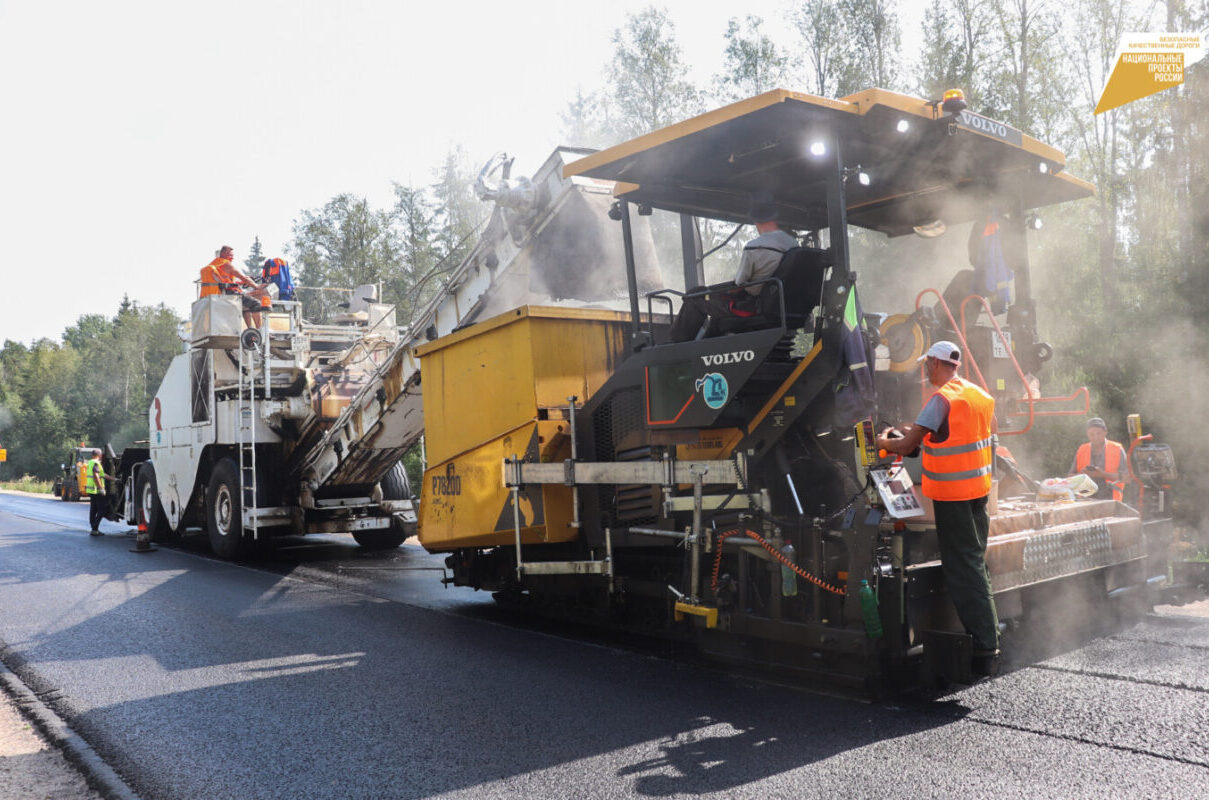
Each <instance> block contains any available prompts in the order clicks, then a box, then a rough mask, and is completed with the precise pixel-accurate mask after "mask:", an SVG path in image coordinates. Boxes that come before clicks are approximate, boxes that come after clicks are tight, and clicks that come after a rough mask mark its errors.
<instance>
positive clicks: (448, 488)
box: [432, 464, 462, 495]
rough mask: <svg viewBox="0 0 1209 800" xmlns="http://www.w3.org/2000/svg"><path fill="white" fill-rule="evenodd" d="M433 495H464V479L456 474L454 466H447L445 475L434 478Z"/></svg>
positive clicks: (434, 476)
mask: <svg viewBox="0 0 1209 800" xmlns="http://www.w3.org/2000/svg"><path fill="white" fill-rule="evenodd" d="M432 493H433V494H444V495H451V494H461V493H462V477H461V476H460V475H457V474H456V473H455V472H454V466H453V464H447V465H446V466H445V474H444V475H433V476H432Z"/></svg>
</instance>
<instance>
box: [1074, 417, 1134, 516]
mask: <svg viewBox="0 0 1209 800" xmlns="http://www.w3.org/2000/svg"><path fill="white" fill-rule="evenodd" d="M1128 458H1129V457H1128V456H1127V455H1125V448H1124V447H1122V446H1121V443H1120V442H1114V441H1111V440H1110V439H1109V438H1108V425H1107V424H1106V423H1105V422H1104V420H1102V419H1100V418H1099V417H1092V418H1091V419H1089V420H1088V421H1087V441H1086V442H1084V443H1083V444H1081V445H1079V449H1078V450H1076V451H1075V460H1074V461H1072V462H1071V465H1070V474H1071V475H1077V474H1078V473H1080V472H1082V473H1085V474H1087V475H1088V476H1089V477H1090V478H1091V479H1092V480H1094V481H1095V482H1096V484H1097V485H1098V486H1099V487H1100V488H1099V489H1097V490H1096V493H1095V494H1094V495H1093V499H1095V500H1108V499H1112V500H1122V499H1123V498H1124V497H1125V481H1124V475H1125V472H1126V470H1127V469H1128V466H1127V460H1128Z"/></svg>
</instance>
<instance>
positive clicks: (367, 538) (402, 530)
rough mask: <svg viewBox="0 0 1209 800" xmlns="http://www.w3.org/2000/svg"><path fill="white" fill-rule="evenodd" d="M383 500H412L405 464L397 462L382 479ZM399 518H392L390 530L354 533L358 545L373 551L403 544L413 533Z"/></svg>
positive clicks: (379, 529)
mask: <svg viewBox="0 0 1209 800" xmlns="http://www.w3.org/2000/svg"><path fill="white" fill-rule="evenodd" d="M382 498H383V499H384V500H408V499H410V498H411V485H410V484H409V483H408V481H407V471H406V470H404V469H403V462H402V461H399V462H397V463H396V464H395V465H394V466H393V467H391V470H390V472H388V473H386V476H385V477H383V478H382ZM408 527H409V526H407V525H404V524H403V523H402V522H400V521H399V520H398V519H397V518H394V517H392V518H391V521H390V527H389V528H378V529H377V530H369V531H353V538H354V539H356V540H357V544H359V545H361V546H362V547H365V548H368V549H371V550H389V549H390V548H392V547H398V546H399V545H401V544H403V542H404V541H405V540H406V539H407V537H408V536H410V535H411V533H412V531H409V530H408Z"/></svg>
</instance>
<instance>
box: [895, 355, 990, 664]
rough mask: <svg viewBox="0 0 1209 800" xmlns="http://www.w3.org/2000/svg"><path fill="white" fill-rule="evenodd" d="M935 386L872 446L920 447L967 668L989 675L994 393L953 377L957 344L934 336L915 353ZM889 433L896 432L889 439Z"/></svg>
mask: <svg viewBox="0 0 1209 800" xmlns="http://www.w3.org/2000/svg"><path fill="white" fill-rule="evenodd" d="M920 360H921V361H924V362H925V364H924V370H925V373H926V374H927V377H928V382H929V383H931V384H932V386H934V387H936V392H935V393H934V394H933V395H932V396H931V397H930V398H929V399H928V402H927V403H925V404H924V407H923V410H921V411H920V412H919V417H917V418H916V420H915V424H914V425H912V426H911V427H910V428H908V429H907V430H906V432H905V433H902V434H899V432H898V431H897V430H895V429H893V428H888V429H886V430H885V431H883V432H882V434H881V435H880V436H878V437H877V446H878V447H879V448H881V449H883V450H888V451H890V452H891V453H897V454H899V455H910V454H912V453H913V452H914V451H915V450H916V448H921V449H922V459H923V486H922V488H923V493H924V495H925V496H927V497H929V498H930V499H931V500H932V506H933V508H934V509H935V513H936V538H937V543H938V545H939V547H940V564H941V571H942V572H943V573H944V576H945V586H946V587H948V590H949V597H950V598H951V599H952V600H953V605H954V606H956V608H957V616H958V618H959V619H960V620H961V623H962V625H963V626H965V629H966V630H967V631H968V632H969V634H970V636H971V638H972V639H973V640H974V659H973V664H972V669H973V671H974V672H975V673H978V674H984V675H989V674H994V672H995V671H996V670H997V669H998V663H999V617H998V615H997V614H996V613H995V601H994V598H992V596H991V575H990V572H989V571H988V570H987V564H986V549H987V537H988V536H989V534H990V527H991V524H990V518H989V517H988V515H987V496H988V495H989V494H990V491H991V469H992V467H991V462H992V453H993V450H992V444H993V438H992V427H993V425H994V417H995V400H994V398H992V397H991V396H990V395H989V394H987V393H986V392H984V391H983V390H982V389H980V388H979V387H977V386H975V385H974V384H972V383H970V382H969V381H966V380H963V379H962V378H959V377H958V376H957V368H958V367H959V366H960V365H961V350H960V349H959V348H958V347H957V345H955V344H953V343H952V342H945V341H940V342H936V343H935V344H933V345H932V346H931V347H930V348H928V352H927V353H926V354H924V356H923V357H922V358H921V359H920ZM892 434H899V435H898V436H897V438H891V436H892Z"/></svg>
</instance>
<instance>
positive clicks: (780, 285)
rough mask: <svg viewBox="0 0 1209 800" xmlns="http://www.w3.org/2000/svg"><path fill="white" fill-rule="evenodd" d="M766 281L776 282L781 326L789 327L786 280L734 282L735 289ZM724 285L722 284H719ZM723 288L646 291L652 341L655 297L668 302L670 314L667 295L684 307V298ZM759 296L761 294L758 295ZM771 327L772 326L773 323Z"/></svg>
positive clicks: (708, 293) (767, 281)
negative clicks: (672, 296)
mask: <svg viewBox="0 0 1209 800" xmlns="http://www.w3.org/2000/svg"><path fill="white" fill-rule="evenodd" d="M766 283H775V284H776V285H777V305H778V306H779V307H780V311H781V327H782V328H784V327H787V326H788V324H789V314H788V313H787V312H786V311H785V282H784V281H782V280H781V279H780V278H761V279H760V280H757V281H748V282H747V283H736V284H733V288H734V289H746V288H747V287H749V286H762V285H764V284H766ZM719 285H722V284H719ZM722 291H723V290H721V289H716V288H713V287H709V286H705V287H703V288H702V289H701V290H700V291H696V292H680V291H677V290H675V289H656V290H655V291H653V292H647V293H646V295H645V296H646V313H647V333H648V334H649V335H650V337H651V341H652V342H653V341H655V322H654V319H655V317H654V311H653V307H652V304H653V301H654V299H655V298H659V299H660V300H662V301H664V302H666V303H667V313H668V316H671V315H672V298H671V297H670V296H667V295H675V296H676V297H679V298H680V302H681V306H682V307H683V304H684V300H685V299H686V298H689V297H705V296H707V295H710V294H718V293H720V292H722ZM756 296H757V297H758V296H759V295H756ZM769 327H772V326H771V325H770V326H769Z"/></svg>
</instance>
